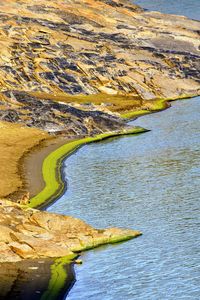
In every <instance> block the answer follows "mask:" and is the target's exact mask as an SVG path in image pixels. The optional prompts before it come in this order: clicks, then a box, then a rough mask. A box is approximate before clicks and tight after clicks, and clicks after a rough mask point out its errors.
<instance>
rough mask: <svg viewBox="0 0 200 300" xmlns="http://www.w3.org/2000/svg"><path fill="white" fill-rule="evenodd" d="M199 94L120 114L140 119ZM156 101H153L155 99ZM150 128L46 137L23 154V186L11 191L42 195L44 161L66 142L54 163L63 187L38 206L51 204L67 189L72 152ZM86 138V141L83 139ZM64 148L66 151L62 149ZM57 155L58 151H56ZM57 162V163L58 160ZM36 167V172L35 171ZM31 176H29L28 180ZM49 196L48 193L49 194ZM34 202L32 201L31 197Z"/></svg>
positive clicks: (33, 197)
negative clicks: (65, 172)
mask: <svg viewBox="0 0 200 300" xmlns="http://www.w3.org/2000/svg"><path fill="white" fill-rule="evenodd" d="M198 96H199V94H198V93H197V94H196V95H182V96H180V97H179V98H176V97H174V98H167V99H157V100H154V103H153V106H152V107H151V109H150V110H138V111H130V112H128V113H127V112H126V113H123V114H121V117H122V118H124V119H126V121H127V122H129V121H131V120H134V119H137V118H139V117H141V116H144V115H147V114H152V113H156V112H160V111H163V110H165V109H168V108H170V107H171V105H170V102H172V101H178V100H189V99H191V98H194V97H198ZM152 102H153V101H152ZM147 131H149V130H148V129H144V130H142V131H140V130H139V131H138V132H137V131H135V132H131V133H124V132H123V133H119V132H118V133H116V132H113V133H112V132H111V133H108V136H105V137H103V138H102V137H101V136H99V138H98V136H97V137H94V138H93V137H92V138H91V140H89V141H87V139H88V137H86V138H83V137H81V139H80V137H79V138H78V137H77V139H68V138H64V137H55V138H52V139H50V140H46V141H44V142H42V143H41V144H40V145H39V146H36V147H33V149H30V151H29V152H28V153H26V154H25V155H24V156H23V157H22V158H21V160H20V161H21V169H20V170H19V173H20V176H21V178H22V181H23V188H22V190H20V191H17V192H15V193H13V194H12V196H14V198H16V197H18V196H19V195H22V193H23V190H24V187H25V188H26V190H28V191H29V192H30V195H31V201H32V200H33V199H34V202H35V199H36V198H38V197H39V195H41V193H42V192H43V190H44V189H45V186H46V185H45V180H44V177H43V171H42V169H43V164H44V161H45V159H46V158H47V157H48V156H50V155H51V154H52V153H53V152H57V151H58V150H59V149H60V148H62V147H63V146H65V148H66V152H65V150H64V148H62V151H61V152H62V153H61V155H58V156H57V158H56V159H57V163H58V166H55V164H54V171H53V172H54V175H55V176H54V178H58V182H59V184H61V186H62V187H61V188H59V187H58V186H57V188H58V189H60V191H57V192H56V191H54V193H52V194H51V197H50V198H51V199H50V201H48V199H46V200H44V198H43V200H42V203H40V204H39V208H43V209H44V208H45V207H47V206H49V205H50V204H51V203H52V202H55V201H57V198H58V197H60V196H61V195H62V193H63V192H65V191H66V189H67V186H66V183H64V180H63V175H62V166H61V165H62V161H63V160H64V159H66V158H67V157H68V156H70V155H72V154H73V153H75V152H76V151H77V150H78V149H79V148H80V147H82V146H84V145H85V144H88V143H92V142H99V141H101V140H104V139H108V138H112V137H116V138H117V137H118V136H121V135H126V134H138V133H144V132H147ZM84 139H85V141H83V140H84ZM74 141H75V142H78V144H79V143H80V145H76V146H75V148H73V149H70V150H69V151H68V149H67V148H68V146H67V145H69V143H71V142H74ZM63 150H64V151H63ZM56 155H57V154H56ZM57 163H56V164H57ZM33 167H34V173H32V170H33ZM59 173H60V174H59ZM27 178H28V180H27ZM47 198H48V197H47ZM32 202H33V201H32ZM31 207H37V205H33V206H32V205H31Z"/></svg>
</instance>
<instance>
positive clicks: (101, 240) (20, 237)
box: [0, 199, 141, 263]
mask: <svg viewBox="0 0 200 300" xmlns="http://www.w3.org/2000/svg"><path fill="white" fill-rule="evenodd" d="M0 232H1V235H0V263H2V262H17V261H21V260H23V259H35V258H47V257H50V258H56V257H64V256H65V257H66V256H67V257H69V258H74V257H75V256H76V255H77V253H78V252H80V251H83V250H87V249H92V248H95V247H97V246H99V245H103V244H108V243H115V242H119V241H123V240H128V239H131V238H134V237H137V236H139V235H141V233H140V232H139V231H134V230H123V229H117V228H110V229H105V230H99V229H94V228H92V227H91V226H89V225H87V224H86V223H85V222H83V221H81V220H78V219H75V218H72V217H69V216H62V215H56V214H50V213H47V212H42V211H39V210H35V209H30V208H27V207H25V206H20V205H18V204H15V203H13V202H10V201H8V200H3V199H1V200H0Z"/></svg>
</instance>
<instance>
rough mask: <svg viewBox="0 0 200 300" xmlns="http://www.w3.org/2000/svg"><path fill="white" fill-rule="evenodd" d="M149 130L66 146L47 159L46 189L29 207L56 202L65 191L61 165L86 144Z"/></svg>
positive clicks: (105, 135) (138, 129)
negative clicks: (66, 158)
mask: <svg viewBox="0 0 200 300" xmlns="http://www.w3.org/2000/svg"><path fill="white" fill-rule="evenodd" d="M146 131H148V130H146V129H144V128H141V127H134V128H130V129H127V130H122V131H120V132H109V133H102V134H99V135H97V136H95V137H87V138H83V139H80V140H76V141H73V142H70V143H67V144H65V145H64V146H62V147H60V148H58V149H57V150H55V151H54V152H52V153H51V154H50V155H49V156H47V157H46V159H45V160H44V163H43V167H42V174H43V178H44V181H45V188H44V189H43V190H42V191H41V192H40V193H39V194H37V195H36V196H35V197H33V198H32V199H31V200H30V204H29V206H30V207H32V208H34V207H41V206H42V205H46V204H47V203H50V202H52V201H53V200H55V199H56V198H57V197H58V196H59V195H60V194H61V193H62V192H63V190H64V183H63V181H62V177H61V172H60V169H61V165H62V161H63V159H64V158H65V157H67V156H69V155H70V154H71V153H73V152H74V151H76V150H77V149H79V148H80V147H81V146H83V145H85V144H89V143H92V142H97V141H101V140H104V139H108V138H111V137H117V136H122V135H129V134H136V133H142V132H146Z"/></svg>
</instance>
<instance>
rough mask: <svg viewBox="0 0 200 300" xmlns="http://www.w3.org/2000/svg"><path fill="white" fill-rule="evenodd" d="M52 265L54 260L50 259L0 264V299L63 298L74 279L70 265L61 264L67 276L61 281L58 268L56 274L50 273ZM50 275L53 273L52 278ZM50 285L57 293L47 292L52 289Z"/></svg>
mask: <svg viewBox="0 0 200 300" xmlns="http://www.w3.org/2000/svg"><path fill="white" fill-rule="evenodd" d="M53 266H54V261H53V260H50V259H44V260H42V259H40V260H26V261H22V262H17V263H2V264H0V299H1V300H14V299H15V300H40V299H43V300H51V299H52V300H53V299H60V300H61V299H63V297H64V296H65V295H66V293H67V292H68V289H69V287H70V286H71V285H72V283H73V281H74V274H73V272H72V267H71V265H70V264H65V265H64V266H63V270H64V271H65V274H66V277H67V278H66V280H65V281H64V282H62V281H63V278H60V276H59V275H60V274H59V270H58V272H57V274H56V276H55V274H52V267H53ZM52 275H54V278H53V276H52ZM55 277H56V278H55ZM58 281H60V282H61V283H62V285H60V283H59V282H58ZM52 286H53V290H54V291H56V292H57V294H55V293H52V292H51V293H50V294H49V290H50V289H52ZM57 287H59V288H60V289H58V288H57ZM56 288H57V290H56ZM46 295H48V297H46Z"/></svg>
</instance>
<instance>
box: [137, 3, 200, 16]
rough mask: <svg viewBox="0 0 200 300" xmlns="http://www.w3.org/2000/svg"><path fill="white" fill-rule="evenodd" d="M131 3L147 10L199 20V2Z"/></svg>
mask: <svg viewBox="0 0 200 300" xmlns="http://www.w3.org/2000/svg"><path fill="white" fill-rule="evenodd" d="M132 2H133V3H135V4H138V5H140V6H142V7H144V8H146V9H149V10H155V11H160V12H162V13H168V14H176V15H183V16H187V17H189V18H191V19H195V20H200V1H199V0H176V1H174V0H133V1H132Z"/></svg>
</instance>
